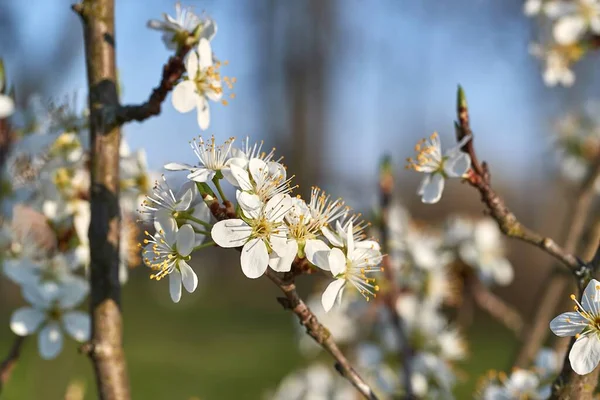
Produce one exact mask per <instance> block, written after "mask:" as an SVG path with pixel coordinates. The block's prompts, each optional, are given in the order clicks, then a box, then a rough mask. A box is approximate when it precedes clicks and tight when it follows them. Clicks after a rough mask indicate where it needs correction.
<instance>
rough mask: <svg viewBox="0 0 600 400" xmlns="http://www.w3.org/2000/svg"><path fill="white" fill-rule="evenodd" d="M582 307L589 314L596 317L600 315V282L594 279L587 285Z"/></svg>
mask: <svg viewBox="0 0 600 400" xmlns="http://www.w3.org/2000/svg"><path fill="white" fill-rule="evenodd" d="M581 305H582V306H583V308H584V310H585V311H587V312H591V313H592V314H594V315H597V314H600V282H598V281H597V280H595V279H592V280H591V281H590V282H589V283H588V284H587V286H586V287H585V290H584V291H583V296H582V298H581Z"/></svg>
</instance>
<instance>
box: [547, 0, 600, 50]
mask: <svg viewBox="0 0 600 400" xmlns="http://www.w3.org/2000/svg"><path fill="white" fill-rule="evenodd" d="M546 12H547V14H548V15H549V16H550V17H552V18H553V19H556V22H555V23H554V26H553V30H552V33H553V35H554V39H555V40H556V42H557V43H558V44H560V45H570V44H574V43H576V42H577V41H579V40H580V39H581V38H582V37H583V35H584V34H585V33H586V32H587V31H588V30H589V31H591V32H593V33H595V34H598V33H600V2H598V0H574V1H562V0H561V1H557V0H555V1H552V2H551V3H549V4H548V5H546Z"/></svg>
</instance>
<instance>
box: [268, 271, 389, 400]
mask: <svg viewBox="0 0 600 400" xmlns="http://www.w3.org/2000/svg"><path fill="white" fill-rule="evenodd" d="M265 275H267V277H268V278H269V279H271V281H273V283H275V285H277V287H279V289H281V291H282V292H283V293H284V295H285V298H278V300H279V303H280V304H282V305H283V307H284V308H286V309H289V310H291V311H292V312H293V313H294V314H296V316H297V317H298V320H300V323H301V324H302V326H304V327H305V328H306V333H307V334H308V335H309V336H310V337H312V338H313V339H314V340H315V342H317V343H318V344H319V345H320V346H321V347H322V348H323V349H325V350H326V351H327V352H328V353H329V354H330V355H331V356H332V357H333V358H334V359H335V360H336V365H335V368H336V370H337V371H338V372H339V373H340V375H342V376H343V377H344V378H346V379H347V380H348V381H350V383H352V385H353V386H354V387H355V388H356V389H357V390H358V391H359V392H360V393H361V394H362V395H363V396H364V397H365V398H366V399H371V400H376V399H377V396H376V395H375V393H373V390H372V389H371V388H370V387H369V385H368V384H367V383H366V382H365V381H364V380H363V379H362V378H361V377H360V375H359V374H358V373H357V372H356V371H355V370H354V368H353V367H352V365H351V364H350V361H348V359H347V358H346V356H344V354H343V353H342V351H341V350H340V349H339V347H338V346H337V344H336V343H335V342H334V340H333V338H332V337H331V334H330V333H329V331H328V330H327V328H326V327H324V326H323V325H322V324H321V323H320V322H319V320H318V319H317V317H316V316H315V315H314V314H313V312H312V311H310V309H309V308H308V306H307V305H306V303H304V301H303V300H302V299H301V298H300V296H299V295H298V292H297V291H296V285H295V283H294V281H293V280H290V281H284V280H283V279H281V278H279V276H278V275H277V273H275V272H274V271H272V270H270V269H267V272H266V273H265Z"/></svg>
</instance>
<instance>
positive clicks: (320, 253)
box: [304, 239, 330, 271]
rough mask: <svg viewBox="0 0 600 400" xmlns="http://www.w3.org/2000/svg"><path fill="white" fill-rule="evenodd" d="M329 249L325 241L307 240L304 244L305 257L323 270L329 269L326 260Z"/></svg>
mask: <svg viewBox="0 0 600 400" xmlns="http://www.w3.org/2000/svg"><path fill="white" fill-rule="evenodd" d="M329 250H330V248H329V246H327V244H325V242H323V241H322V240H317V239H309V240H307V241H306V244H305V246H304V253H305V254H306V259H307V260H308V261H310V262H311V263H312V264H314V265H316V266H317V267H319V268H321V269H322V270H325V271H329V261H328V260H327V256H328V255H329Z"/></svg>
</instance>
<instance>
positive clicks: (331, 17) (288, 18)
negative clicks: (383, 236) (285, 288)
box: [0, 0, 599, 400]
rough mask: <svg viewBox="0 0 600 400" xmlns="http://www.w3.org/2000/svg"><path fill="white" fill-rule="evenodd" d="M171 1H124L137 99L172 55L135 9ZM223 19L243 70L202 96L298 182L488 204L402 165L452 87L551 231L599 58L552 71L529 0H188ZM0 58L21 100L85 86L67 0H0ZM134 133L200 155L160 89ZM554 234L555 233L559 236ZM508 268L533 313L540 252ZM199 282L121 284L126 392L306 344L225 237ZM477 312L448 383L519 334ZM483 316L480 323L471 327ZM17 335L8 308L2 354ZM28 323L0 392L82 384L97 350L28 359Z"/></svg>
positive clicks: (452, 204)
mask: <svg viewBox="0 0 600 400" xmlns="http://www.w3.org/2000/svg"><path fill="white" fill-rule="evenodd" d="M173 5H174V3H173V2H172V1H164V0H146V1H143V2H141V1H123V0H121V1H116V21H117V28H116V40H117V58H118V70H119V77H120V81H121V85H122V93H123V102H124V103H139V102H142V101H143V100H145V99H146V98H147V96H148V94H149V93H150V90H151V88H153V87H154V86H156V85H157V84H158V81H159V77H160V73H161V70H162V65H163V63H164V62H165V61H166V60H167V58H168V57H169V56H170V53H169V52H168V51H167V49H165V47H164V45H163V43H162V42H161V40H160V34H159V33H157V32H155V31H151V30H149V29H147V28H146V21H148V20H149V19H154V18H159V17H160V15H161V13H163V12H167V13H172V11H173ZM185 5H193V6H194V7H195V10H196V11H198V12H199V11H202V10H205V11H206V12H207V13H208V14H209V15H211V16H212V17H213V18H214V19H215V20H216V21H217V24H218V27H219V31H218V34H217V36H216V38H215V39H214V40H213V41H212V45H213V50H214V52H215V54H216V56H217V57H218V58H220V59H221V60H227V61H229V65H227V66H225V67H224V68H223V69H222V72H223V74H224V75H227V76H231V77H236V78H237V84H236V86H235V88H234V92H235V94H236V98H235V99H234V100H232V101H230V103H229V105H228V106H223V105H221V104H213V105H211V106H212V109H211V114H212V115H211V127H210V129H209V131H208V134H214V135H215V137H216V138H217V140H218V141H223V140H225V139H226V138H228V137H230V136H235V137H237V138H239V139H241V138H243V137H245V136H247V135H248V136H250V137H251V138H252V139H253V140H259V139H263V140H264V141H265V145H266V146H267V148H270V147H276V148H277V154H278V155H282V156H284V157H285V159H284V163H286V164H287V165H288V168H289V171H291V173H293V174H295V175H296V183H298V184H299V185H300V189H299V192H300V193H302V194H306V193H308V191H309V190H310V187H311V186H312V185H319V186H320V187H322V188H323V189H325V190H326V191H328V192H330V193H332V194H333V195H334V196H342V197H344V198H345V199H346V201H347V203H348V204H350V205H351V206H353V207H354V208H356V209H358V210H362V211H363V212H364V214H365V215H369V213H370V212H371V210H372V209H373V207H374V206H375V205H376V203H377V177H378V170H377V165H378V163H379V160H380V159H381V157H382V156H384V155H386V154H388V155H390V156H391V157H392V161H393V162H394V163H395V165H396V169H397V173H396V177H397V196H398V198H399V199H400V200H401V201H402V202H403V203H404V204H405V205H406V206H407V208H408V209H409V210H410V212H411V214H412V215H413V216H414V217H416V218H418V219H422V220H424V221H429V222H439V221H440V220H442V219H443V217H445V216H446V215H448V214H451V213H463V214H466V215H474V216H480V215H481V212H482V210H483V206H482V205H481V204H480V203H479V201H478V195H477V193H475V192H474V191H473V190H472V189H471V188H469V187H467V186H466V185H461V184H460V182H458V181H452V182H451V183H450V184H449V185H448V187H447V191H446V192H445V195H444V198H443V199H442V201H441V202H440V203H439V204H437V205H435V206H425V205H422V204H421V203H420V201H419V198H418V197H417V196H416V195H415V192H416V188H417V184H418V180H419V179H420V176H417V175H418V174H416V173H412V172H409V171H405V170H404V168H403V166H404V160H405V158H406V157H408V156H412V155H413V146H414V144H415V142H416V141H417V140H418V139H420V138H422V137H426V136H428V135H429V134H431V133H432V132H433V131H438V132H439V133H440V135H441V138H442V142H443V143H444V144H446V145H451V144H452V143H453V141H454V128H453V125H452V121H453V120H454V119H455V101H456V99H455V93H456V87H457V84H461V85H462V86H463V87H464V88H465V90H466V93H467V95H468V100H469V106H470V112H471V119H472V128H473V129H474V132H475V135H476V148H477V152H478V154H479V157H480V158H482V159H484V160H486V161H488V162H489V163H490V165H491V171H492V174H493V181H494V185H495V187H496V188H497V190H498V191H499V192H501V193H503V195H504V197H505V199H506V200H507V203H508V204H509V205H510V206H511V208H512V209H513V211H514V212H515V213H516V214H517V215H518V216H519V218H520V219H521V220H522V222H524V223H525V224H526V225H530V226H532V227H535V228H536V229H538V230H540V231H542V232H545V233H547V234H548V235H554V236H556V235H557V234H558V232H559V231H560V228H561V225H562V222H563V221H562V216H563V214H564V209H565V204H567V202H568V201H569V199H570V198H571V197H572V195H571V194H570V193H572V188H571V187H570V186H569V185H567V184H564V183H561V182H560V181H559V180H558V179H557V178H556V171H557V166H556V162H555V161H556V159H555V157H554V153H553V150H552V146H551V136H552V135H553V134H554V130H553V129H554V127H553V125H554V123H555V120H556V118H557V117H558V116H560V114H561V113H562V112H566V111H568V110H573V109H578V108H580V107H582V106H583V105H584V104H587V103H588V102H589V101H590V99H593V98H594V92H595V91H596V90H597V89H598V86H599V85H598V84H599V82H598V77H596V76H594V74H593V64H594V60H591V61H589V62H587V63H581V64H579V65H578V66H577V67H576V74H577V82H576V84H575V86H574V87H573V88H570V89H563V88H547V87H545V86H544V84H543V82H542V79H541V76H540V65H539V63H538V61H537V60H535V59H534V58H533V57H531V56H530V55H529V53H528V46H529V43H530V42H531V40H532V39H534V31H535V26H534V22H533V21H532V20H530V19H527V18H526V17H525V16H524V15H523V13H522V6H523V4H522V2H521V1H516V0H515V1H512V0H511V1H509V0H506V1H502V2H499V1H497V2H492V1H484V0H454V1H452V2H447V3H444V2H439V1H434V0H422V1H419V2H414V1H398V0H378V1H365V0H337V1H336V0H327V1H322V0H300V1H293V2H292V1H276V0H218V1H217V0H204V1H194V0H191V1H187V2H186V3H185ZM0 56H1V57H2V58H3V59H4V60H5V64H6V70H7V74H8V77H9V81H10V82H11V83H12V84H13V85H14V87H15V90H16V94H17V101H18V103H19V104H20V105H21V106H23V105H26V104H27V101H28V98H29V97H30V96H31V95H33V94H40V95H41V96H43V97H53V98H59V99H60V98H62V97H63V96H64V95H68V94H71V93H73V92H78V93H79V94H80V99H81V101H82V102H83V101H84V99H85V91H84V88H85V86H86V75H85V73H86V72H85V65H84V59H83V42H82V31H81V24H80V21H79V20H78V17H77V16H76V15H75V14H74V13H73V12H71V10H70V2H69V1H57V0H54V1H42V0H30V1H28V2H22V1H18V0H2V1H0ZM124 132H125V135H126V137H127V140H128V142H129V144H130V145H131V147H132V148H134V149H136V148H141V147H143V148H145V149H146V152H147V155H148V161H149V166H150V168H151V169H153V170H157V171H160V170H161V168H162V165H164V164H165V163H167V162H171V161H178V162H190V163H193V162H194V161H195V160H194V155H193V153H192V152H191V151H190V149H189V147H188V141H189V140H190V139H191V138H192V137H194V136H197V135H198V134H199V133H200V132H199V130H198V127H197V124H196V119H195V118H193V117H192V116H191V114H179V113H177V112H176V111H175V110H174V109H173V108H172V106H171V105H170V99H168V100H167V102H166V103H165V106H164V107H163V113H162V114H161V115H160V116H159V117H156V118H152V119H150V120H148V121H146V122H144V123H143V124H137V123H133V124H131V125H129V126H127V127H126V128H125V130H124ZM558 237H560V235H559V236H558ZM508 254H509V258H510V259H511V261H512V262H513V265H514V266H515V271H516V279H515V281H514V282H513V284H512V285H511V286H510V287H507V288H502V289H501V290H499V291H498V293H499V294H500V295H501V296H502V297H503V298H505V299H506V300H507V302H508V303H510V304H511V305H513V306H514V307H515V308H517V309H518V310H519V311H521V312H522V313H523V314H524V315H525V316H527V315H529V314H530V313H531V312H532V310H533V309H534V307H535V306H536V290H535V288H536V287H537V286H539V285H540V284H541V282H542V279H541V278H540V277H541V276H544V274H545V271H549V267H550V265H551V262H550V260H549V258H548V257H547V256H546V255H544V254H541V253H540V252H538V251H536V250H535V249H531V248H529V247H527V246H525V245H522V244H520V243H515V242H510V243H509V253H508ZM194 267H195V270H196V271H198V274H199V277H200V289H199V291H198V292H197V293H196V294H194V295H192V296H184V298H183V300H182V302H181V303H180V304H178V305H174V304H172V303H171V301H170V299H169V297H168V293H167V292H168V291H167V288H166V285H163V282H161V283H156V282H151V281H150V280H149V279H148V273H147V271H146V270H144V268H143V267H140V268H138V269H137V270H134V271H133V273H132V276H131V278H130V281H129V283H128V284H127V285H126V286H125V287H124V294H123V309H124V313H125V321H126V325H125V348H126V354H127V359H128V363H129V370H130V376H131V383H132V388H133V393H134V398H140V399H142V398H153V399H154V398H156V399H166V398H169V399H192V398H197V399H239V398H243V399H255V398H260V397H261V396H262V395H263V394H264V392H265V390H267V389H269V388H273V387H275V386H276V385H277V383H278V382H279V380H280V379H281V378H282V377H284V376H285V375H286V374H287V373H288V372H289V371H291V370H292V369H294V368H295V367H297V366H300V365H303V364H304V363H306V361H305V360H304V359H303V358H302V357H301V355H300V354H299V353H298V351H297V329H295V328H296V327H295V325H296V321H295V319H294V318H293V316H292V315H290V314H288V313H286V312H285V311H284V310H282V309H281V307H280V306H279V305H278V304H277V302H276V301H275V300H274V297H275V296H277V295H278V293H277V288H276V287H274V286H273V285H272V284H270V282H268V281H265V280H263V279H259V280H257V281H249V280H248V279H246V278H245V277H244V276H243V275H242V274H241V271H240V269H239V265H238V260H237V258H236V256H235V254H233V255H232V254H230V252H227V251H224V250H219V249H216V250H214V251H212V250H211V251H207V252H206V253H205V257H203V258H202V263H201V264H200V263H199V262H198V263H197V264H196V265H194ZM0 302H1V303H0V321H5V322H7V321H8V320H9V316H10V312H11V311H12V310H14V309H15V307H16V306H17V305H18V304H20V303H19V302H20V296H18V293H17V289H16V287H14V286H13V285H12V284H10V283H9V282H8V281H6V280H3V281H1V282H0ZM471 327H472V328H470V330H469V339H470V357H469V359H468V361H466V362H464V363H463V364H461V369H462V370H463V372H464V374H462V375H463V376H462V381H461V383H460V384H459V385H458V389H457V390H458V392H457V397H458V398H467V397H469V394H470V393H471V392H472V390H473V387H474V386H475V382H476V380H477V378H478V376H479V375H480V374H482V373H483V372H484V371H486V370H488V369H490V368H497V369H505V368H507V367H509V366H510V363H511V361H512V359H513V357H514V352H515V351H516V349H517V347H516V342H515V341H514V340H513V339H512V337H513V336H512V334H511V333H510V332H508V331H506V330H505V328H503V327H502V326H501V325H499V324H498V323H497V322H495V321H494V320H492V319H490V318H489V317H487V316H486V315H483V314H482V315H479V314H478V315H476V316H475V322H474V323H473V324H472V325H471ZM475 327H477V328H476V329H475ZM11 340H12V333H11V332H10V330H9V327H8V323H2V324H0V355H1V354H3V353H4V352H5V350H3V349H8V348H9V346H10V343H11ZM34 341H35V339H34V338H31V339H28V342H27V344H26V346H25V349H24V354H23V359H22V361H21V362H20V363H19V365H18V367H17V369H16V370H15V373H14V375H13V377H12V379H11V381H10V383H9V384H8V385H7V387H6V388H5V391H4V393H3V399H7V400H11V399H37V398H45V399H59V398H64V396H65V391H66V388H67V386H68V384H69V383H70V382H72V381H73V380H76V381H81V382H82V383H83V385H84V386H85V387H86V393H87V395H86V398H89V399H92V398H94V396H95V394H94V390H95V387H94V382H93V378H92V374H91V365H90V363H89V362H88V360H86V359H85V358H84V357H83V356H81V355H79V354H77V352H76V344H75V343H74V342H72V341H71V342H69V343H68V344H67V347H66V349H65V351H63V353H62V354H61V356H60V357H59V358H58V359H57V360H54V361H42V360H40V359H39V356H38V354H37V351H36V348H35V343H34Z"/></svg>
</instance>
